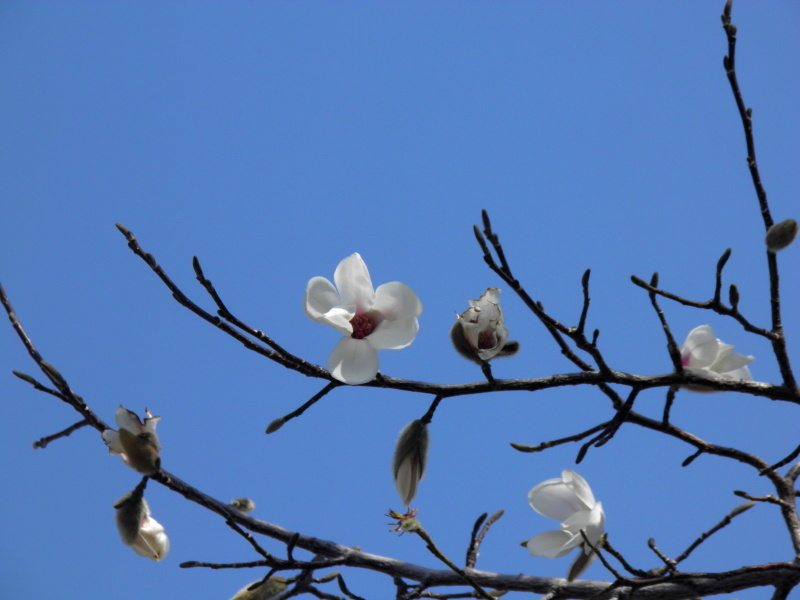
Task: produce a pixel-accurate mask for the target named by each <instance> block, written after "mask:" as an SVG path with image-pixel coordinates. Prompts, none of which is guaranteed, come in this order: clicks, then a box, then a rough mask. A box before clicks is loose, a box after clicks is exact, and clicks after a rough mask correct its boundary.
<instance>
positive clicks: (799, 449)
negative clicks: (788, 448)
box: [759, 446, 800, 475]
mask: <svg viewBox="0 0 800 600" xmlns="http://www.w3.org/2000/svg"><path fill="white" fill-rule="evenodd" d="M799 455H800V446H798V447H797V448H795V449H794V450H793V451H792V453H791V454H790V455H789V456H787V457H786V458H784V459H783V460H780V461H778V462H776V463H775V464H774V465H772V466H769V467H767V468H766V469H764V470H762V471H761V473H759V475H766V474H767V473H770V472H772V471H774V470H775V469H780V468H781V467H784V466H786V465H788V464H789V463H790V462H792V461H793V460H794V459H795V458H797V457H798V456H799Z"/></svg>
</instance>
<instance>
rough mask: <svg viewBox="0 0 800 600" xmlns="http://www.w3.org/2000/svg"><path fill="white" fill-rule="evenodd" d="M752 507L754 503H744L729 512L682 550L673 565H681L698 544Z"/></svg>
mask: <svg viewBox="0 0 800 600" xmlns="http://www.w3.org/2000/svg"><path fill="white" fill-rule="evenodd" d="M754 506H755V502H745V503H744V504H740V505H739V506H737V507H736V508H734V509H733V510H732V511H731V512H729V513H728V514H727V515H725V517H724V518H723V519H722V520H721V521H720V522H719V523H717V524H716V525H714V527H712V528H711V529H709V530H708V531H705V532H703V533H701V534H700V536H699V537H698V538H697V539H696V540H695V541H694V542H692V543H691V544H690V545H689V547H688V548H687V549H686V550H684V551H683V553H681V555H680V556H678V558H676V559H675V560H674V561H673V564H674V565H677V564H678V563H681V562H683V561H684V560H686V559H687V558H689V555H690V554H691V553H692V552H693V551H694V549H695V548H697V547H698V546H699V545H700V544H702V543H703V542H704V541H706V540H707V539H708V538H709V537H711V536H712V535H714V534H715V533H716V532H717V531H719V530H720V529H722V528H723V527H726V526H728V525H730V523H731V521H732V520H733V519H734V517H737V516H739V515H740V514H742V513H743V512H745V511H747V510H750V509H751V508H753V507H754Z"/></svg>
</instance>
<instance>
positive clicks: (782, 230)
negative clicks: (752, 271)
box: [764, 219, 797, 252]
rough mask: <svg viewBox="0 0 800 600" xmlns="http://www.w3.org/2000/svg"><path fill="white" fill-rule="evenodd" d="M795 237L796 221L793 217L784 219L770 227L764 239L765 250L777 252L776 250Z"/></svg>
mask: <svg viewBox="0 0 800 600" xmlns="http://www.w3.org/2000/svg"><path fill="white" fill-rule="evenodd" d="M796 237H797V221H795V220H794V219H786V220H785V221H781V222H780V223H775V225H773V226H772V227H770V228H769V230H768V231H767V237H766V239H765V240H764V241H765V242H766V243H767V250H769V251H770V252H777V251H778V250H783V249H784V248H786V247H787V246H788V245H789V244H791V243H792V242H793V241H794V238H796Z"/></svg>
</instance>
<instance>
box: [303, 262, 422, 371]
mask: <svg viewBox="0 0 800 600" xmlns="http://www.w3.org/2000/svg"><path fill="white" fill-rule="evenodd" d="M333 280H334V282H336V286H335V287H334V285H333V284H332V283H331V282H330V281H328V280H327V279H325V278H324V277H314V278H313V279H312V280H311V281H309V282H308V286H307V287H306V295H305V298H304V300H303V307H304V309H305V311H306V315H308V318H309V319H311V320H312V321H316V322H317V323H323V324H325V325H330V326H331V327H334V328H335V329H337V330H338V331H339V333H341V334H342V335H344V336H345V337H344V338H342V339H341V340H339V343H338V344H337V345H336V348H334V349H333V352H331V355H330V356H329V357H328V365H327V366H328V371H330V373H331V375H333V377H334V378H336V379H338V380H339V381H341V382H343V383H347V384H350V385H359V384H361V383H367V382H368V381H372V380H373V379H375V375H377V374H378V355H377V352H376V351H377V350H397V349H400V348H405V347H406V346H408V345H409V344H411V342H413V341H414V338H415V337H416V335H417V331H418V330H419V323H418V322H417V318H418V317H419V315H420V314H421V313H422V303H421V302H420V301H419V298H417V295H416V294H415V293H414V292H413V291H412V290H411V288H410V287H408V286H407V285H405V284H404V283H400V282H399V281H393V282H391V283H384V284H383V285H381V286H379V287H378V289H377V290H375V289H373V287H372V280H371V279H370V277H369V271H368V270H367V265H365V264H364V261H363V260H362V259H361V256H360V255H359V254H358V253H355V254H351V255H350V256H348V257H347V258H345V259H344V260H342V262H340V263H339V266H337V267H336V271H335V272H334V274H333Z"/></svg>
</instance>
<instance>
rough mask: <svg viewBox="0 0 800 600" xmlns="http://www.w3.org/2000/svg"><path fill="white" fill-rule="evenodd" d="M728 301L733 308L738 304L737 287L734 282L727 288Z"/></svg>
mask: <svg viewBox="0 0 800 600" xmlns="http://www.w3.org/2000/svg"><path fill="white" fill-rule="evenodd" d="M728 301H729V302H730V304H731V308H732V309H734V310H736V308H737V307H738V306H739V288H738V287H736V284H735V283H732V284H731V287H730V289H729V290H728Z"/></svg>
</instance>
